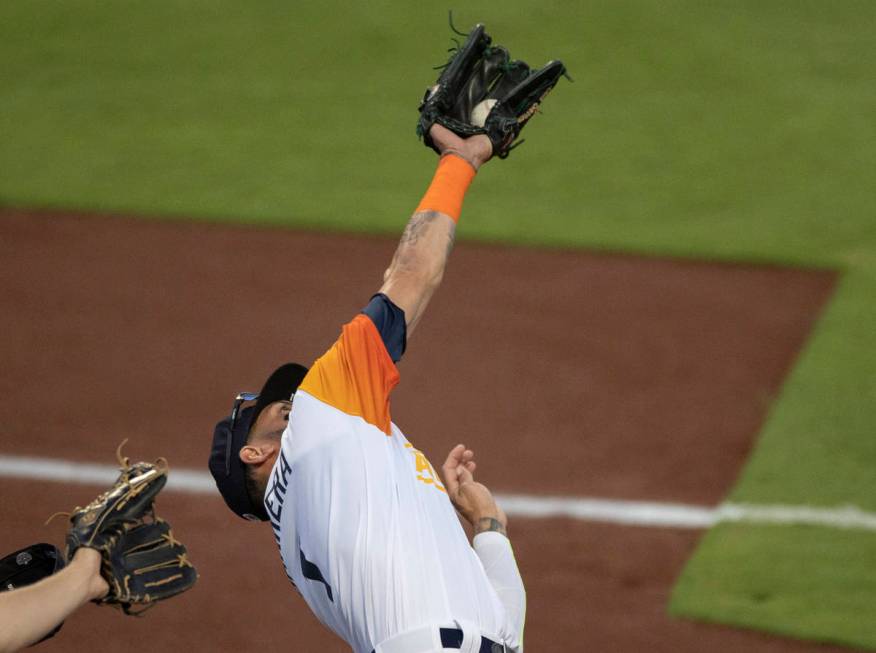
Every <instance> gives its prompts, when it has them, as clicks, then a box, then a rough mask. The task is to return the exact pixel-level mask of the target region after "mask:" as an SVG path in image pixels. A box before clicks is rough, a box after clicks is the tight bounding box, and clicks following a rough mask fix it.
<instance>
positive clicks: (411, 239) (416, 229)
mask: <svg viewBox="0 0 876 653" xmlns="http://www.w3.org/2000/svg"><path fill="white" fill-rule="evenodd" d="M436 215H438V214H437V213H435V212H434V211H429V212H428V213H416V214H415V215H413V216H411V219H410V220H408V224H407V226H406V227H405V230H404V232H403V233H402V236H401V240H400V241H399V243H398V245H399V249H400V248H401V246H402V245H416V243H417V241H418V240H419V239H420V236H422V235H423V234H424V233H425V232H426V231H427V230H428V229H429V226H430V224H431V222H432V219H433V218H434V217H435V216H436Z"/></svg>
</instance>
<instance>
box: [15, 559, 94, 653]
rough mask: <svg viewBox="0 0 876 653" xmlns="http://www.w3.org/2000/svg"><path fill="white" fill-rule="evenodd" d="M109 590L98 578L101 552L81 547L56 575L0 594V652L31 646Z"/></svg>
mask: <svg viewBox="0 0 876 653" xmlns="http://www.w3.org/2000/svg"><path fill="white" fill-rule="evenodd" d="M108 589H109V586H108V585H107V584H106V581H105V580H104V579H103V578H101V576H100V552H99V551H95V550H93V549H85V548H83V549H79V550H78V551H77V552H76V555H75V556H74V557H73V560H72V561H71V562H70V564H68V565H67V566H66V567H64V568H63V569H62V570H61V571H59V572H58V573H57V574H53V575H51V576H49V577H47V578H44V579H43V580H41V581H39V582H38V583H34V584H33V585H28V586H27V587H22V588H20V589H15V590H11V591H9V592H2V593H0V653H8V652H10V651H18V650H19V649H22V648H24V647H25V646H28V645H30V644H33V643H34V642H36V641H37V640H39V639H40V638H41V637H43V636H44V635H46V634H47V633H48V632H49V631H51V630H52V629H53V628H54V627H55V626H57V625H58V624H59V623H61V622H62V621H64V620H65V619H66V618H67V617H68V616H70V615H71V614H72V613H73V612H74V611H75V610H76V609H78V608H80V607H81V606H83V605H85V604H86V603H88V602H89V601H91V600H93V599H98V598H100V597H102V596H103V595H104V594H106V593H107V590H108Z"/></svg>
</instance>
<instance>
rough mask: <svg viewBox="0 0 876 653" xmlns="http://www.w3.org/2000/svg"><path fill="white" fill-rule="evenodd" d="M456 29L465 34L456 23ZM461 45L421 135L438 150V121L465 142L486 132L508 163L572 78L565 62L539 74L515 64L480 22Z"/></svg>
mask: <svg viewBox="0 0 876 653" xmlns="http://www.w3.org/2000/svg"><path fill="white" fill-rule="evenodd" d="M451 28H452V29H453V30H454V31H456V32H457V33H458V34H460V35H461V36H465V34H462V33H461V32H458V31H457V30H456V28H454V27H453V23H452V21H451ZM457 46H458V47H456V48H454V49H452V50H451V51H452V52H453V55H452V56H451V58H450V60H449V61H448V62H447V63H446V64H445V65H444V66H441V68H442V71H441V74H440V75H439V77H438V81H437V82H436V83H435V85H434V86H432V87H431V88H429V89H427V90H426V94H425V96H424V97H423V101H422V102H421V103H420V120H419V122H418V123H417V134H418V135H419V136H420V137H421V138H422V139H423V142H424V143H425V144H426V145H427V146H429V147H431V148H432V149H434V150H435V151H436V152H438V148H437V147H435V145H434V144H433V143H432V140H431V139H430V138H429V130H430V129H431V127H432V125H433V124H435V123H436V122H437V123H438V124H440V125H444V126H445V127H447V129H449V130H450V131H452V132H454V133H455V134H457V135H458V136H461V137H463V138H468V137H469V136H474V135H475V134H486V135H487V136H488V137H489V139H490V141H491V142H492V143H493V154H494V155H495V156H498V157H499V158H502V159H504V158H505V157H507V156H508V153H509V152H510V151H511V150H512V149H513V148H514V147H516V145H519V144H520V143H522V142H523V141H520V142H518V143H517V144H516V145H515V144H514V141H515V140H516V139H517V136H518V135H519V134H520V130H521V129H523V127H524V126H525V125H526V123H527V122H529V119H530V118H532V116H533V115H535V113H536V112H537V111H538V108H539V105H540V103H541V101H542V100H543V99H544V98H545V96H546V95H547V94H548V93H550V92H551V90H552V89H553V88H554V86H556V84H557V82H558V81H559V80H560V77H561V76H565V77H567V78H568V77H569V75H568V74H567V73H566V67H565V66H564V65H563V63H562V62H561V61H550V62H548V63H547V64H546V65H545V66H544V67H543V68H540V69H538V70H533V69H531V68H530V67H529V65H528V64H526V62H524V61H520V60H512V59H511V55H510V53H509V52H508V50H507V49H506V48H504V47H503V46H501V45H493V44H492V39H491V38H490V36H489V35H488V34H487V33H486V32H485V31H484V26H483V25H480V24H479V25H476V26H475V27H474V29H473V30H472V31H471V33H469V34H468V36H467V38H466V40H465V42H464V43H461V44H457ZM439 154H440V152H439Z"/></svg>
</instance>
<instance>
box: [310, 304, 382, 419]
mask: <svg viewBox="0 0 876 653" xmlns="http://www.w3.org/2000/svg"><path fill="white" fill-rule="evenodd" d="M398 380H399V374H398V369H397V368H396V366H395V363H393V362H392V359H391V358H390V356H389V354H388V353H387V351H386V347H385V345H384V344H383V340H382V339H381V337H380V333H379V332H378V331H377V327H375V326H374V323H373V322H372V321H371V319H370V318H369V317H368V316H366V315H362V314H360V315H357V316H356V317H355V318H353V320H352V321H350V322H348V323H347V324H345V325H344V327H343V330H342V332H341V336H340V338H338V340H337V341H336V342H335V344H334V345H333V346H332V348H331V349H329V350H328V351H327V352H326V353H325V354H323V355H322V356H321V357H320V358H319V359H317V361H316V362H315V363H314V364H313V366H312V367H311V368H310V372H308V374H307V376H306V377H305V378H304V381H302V382H301V387H300V389H301V390H304V391H305V392H307V393H308V394H309V395H311V396H313V397H316V398H317V399H319V400H320V401H321V402H323V403H325V404H328V405H329V406H333V407H334V408H337V409H338V410H340V411H342V412H344V413H347V414H348V415H356V416H358V417H361V418H362V419H364V420H365V421H366V422H368V423H369V424H372V425H373V426H376V427H377V428H378V429H380V430H381V431H383V432H384V433H386V434H387V435H389V434H390V420H391V418H390V414H389V394H390V392H392V389H393V388H394V387H395V386H396V384H398Z"/></svg>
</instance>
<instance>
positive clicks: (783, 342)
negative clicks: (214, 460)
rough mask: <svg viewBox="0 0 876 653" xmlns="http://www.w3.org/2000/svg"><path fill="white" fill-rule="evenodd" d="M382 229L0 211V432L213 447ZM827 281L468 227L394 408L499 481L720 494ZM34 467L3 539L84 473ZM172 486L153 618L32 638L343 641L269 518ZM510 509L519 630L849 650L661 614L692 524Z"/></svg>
mask: <svg viewBox="0 0 876 653" xmlns="http://www.w3.org/2000/svg"><path fill="white" fill-rule="evenodd" d="M400 228H401V225H400ZM394 246H395V241H394V240H393V239H383V238H365V237H341V236H327V235H317V234H311V233H300V232H291V231H283V230H271V229H253V228H238V227H229V226H218V225H206V224H194V223H173V222H153V221H138V220H134V219H126V218H111V217H95V216H80V215H55V214H51V213H39V214H36V213H26V212H16V211H6V212H5V213H3V214H0V330H2V333H3V339H2V342H0V369H2V375H0V392H2V395H3V397H4V404H5V405H6V407H7V410H8V411H9V412H10V414H11V415H12V417H11V418H10V419H7V420H5V421H4V426H3V430H2V440H0V454H2V453H15V454H30V455H41V456H52V457H63V458H72V459H76V460H83V461H92V462H98V461H104V462H112V448H113V446H114V445H115V444H116V443H117V442H118V441H119V440H121V439H122V438H123V437H129V438H131V445H130V447H129V451H128V453H129V455H131V456H133V457H154V456H155V455H158V454H163V455H166V456H167V457H168V458H169V459H170V460H171V462H172V463H173V464H174V465H175V466H179V467H199V468H200V467H203V466H204V463H205V460H206V454H207V448H208V445H209V437H210V433H211V429H212V424H213V423H214V422H215V420H216V419H218V418H219V417H220V416H221V415H222V414H223V413H224V412H225V411H227V410H228V408H229V407H230V401H231V399H232V397H233V395H234V393H235V392H237V391H238V390H241V389H257V387H258V386H259V384H260V381H261V380H262V378H263V377H264V375H265V374H266V373H267V372H268V371H270V369H271V368H272V367H273V366H275V365H276V364H277V363H279V362H281V361H282V360H286V359H298V360H301V361H302V362H310V361H311V360H312V359H313V358H314V357H316V356H318V355H319V354H320V353H321V352H322V351H323V350H324V349H325V347H326V346H328V345H329V344H330V343H331V342H332V341H333V339H334V338H335V335H336V333H337V330H338V327H339V325H340V324H341V323H343V322H344V321H346V320H347V319H349V317H351V316H352V315H353V314H354V313H355V311H356V310H358V308H359V307H361V306H362V305H363V304H364V303H365V302H366V301H367V299H368V297H369V296H370V294H371V293H372V292H374V291H375V290H376V288H377V287H378V286H379V283H380V278H381V274H382V272H383V267H384V266H385V264H386V263H387V262H388V261H389V258H390V256H391V254H392V251H393V249H394ZM833 283H834V277H833V275H832V274H831V273H828V272H815V271H803V270H789V269H782V268H777V267H766V266H744V265H718V264H714V263H700V262H682V261H665V260H656V259H647V258H638V257H630V256H618V255H607V254H601V255H596V254H587V253H581V252H545V251H533V250H527V249H515V248H500V247H490V246H483V245H473V244H467V243H463V244H460V245H459V246H458V247H457V251H456V252H455V253H454V255H453V259H452V261H451V267H450V270H449V271H448V274H447V276H446V278H445V283H444V285H443V287H442V289H441V291H440V292H439V294H438V296H437V297H436V298H435V300H434V301H433V305H432V306H431V307H430V309H429V311H428V313H427V316H426V318H425V320H424V321H423V324H422V325H421V326H420V327H419V329H418V331H417V333H416V334H415V336H414V337H413V338H412V340H411V342H410V349H409V352H408V354H407V355H406V358H405V360H404V361H403V363H402V365H401V372H402V383H401V385H400V387H399V389H398V391H397V393H396V395H395V397H394V404H393V407H394V418H395V420H396V421H397V422H398V423H399V424H400V425H401V427H402V428H403V429H404V430H405V432H406V433H407V434H408V435H409V437H410V438H411V439H412V441H414V442H415V443H416V444H417V445H418V446H419V447H420V448H422V449H424V450H425V451H426V452H427V453H429V455H430V457H431V458H433V459H440V458H441V457H442V456H443V454H444V453H445V451H446V450H447V449H448V448H449V447H450V446H451V445H452V444H454V443H456V442H457V441H460V440H463V441H466V442H467V443H468V444H469V445H471V446H473V447H474V448H476V450H477V452H478V457H479V459H480V461H481V465H480V467H481V474H482V478H483V480H484V481H485V482H486V483H487V484H489V485H491V486H492V487H494V488H495V489H497V490H503V491H514V492H529V493H539V494H571V495H594V496H605V497H613V498H629V499H651V500H677V501H685V502H691V503H697V504H714V503H716V502H718V501H720V500H721V498H722V497H723V496H724V494H725V493H726V492H727V490H728V489H729V488H730V487H731V485H732V483H733V481H734V479H735V477H736V475H737V473H738V471H739V468H740V466H741V464H742V463H743V462H744V460H745V458H746V456H747V454H748V451H749V449H750V446H751V444H752V438H753V437H754V435H755V434H756V433H757V430H758V428H759V425H760V423H761V422H762V420H763V417H764V415H765V412H766V410H767V408H768V406H769V403H770V401H771V399H772V398H773V397H774V396H775V394H776V392H777V390H778V388H779V385H780V383H781V380H782V378H783V377H784V375H785V373H786V372H787V370H788V369H789V367H790V366H791V364H792V363H793V360H794V356H795V353H796V352H797V351H798V349H799V347H800V346H801V344H802V343H803V342H804V340H805V338H806V336H807V334H808V331H809V329H810V327H811V325H812V322H813V320H814V319H815V317H816V316H817V314H818V312H819V310H820V308H821V307H822V305H823V304H824V302H825V301H826V299H827V298H828V297H829V295H830V292H831V290H832V288H833ZM37 487H38V486H37V485H36V484H35V483H34V482H25V481H13V480H8V479H6V480H2V481H0V493H2V494H0V496H2V497H3V498H2V501H0V522H2V523H4V524H7V525H11V526H8V527H7V528H6V535H5V536H4V538H3V541H2V542H0V549H2V551H6V550H10V551H11V550H13V549H15V548H17V547H19V546H23V545H24V544H26V543H28V542H29V541H33V540H36V539H52V540H55V541H57V540H59V539H60V533H59V532H58V527H55V528H53V529H44V528H43V527H42V526H41V525H40V524H41V522H42V520H43V518H44V517H45V516H46V515H47V514H48V513H51V512H53V511H54V510H57V509H63V508H65V507H67V506H69V504H70V503H71V501H72V502H74V503H75V502H77V501H78V502H82V501H84V500H85V499H86V498H87V497H88V495H89V494H91V493H92V492H93V490H92V489H91V488H82V487H74V488H63V487H62V486H59V485H52V484H44V485H42V486H41V487H40V488H39V491H38V492H35V488H37ZM161 503H162V511H163V512H165V513H166V515H167V516H168V518H169V519H171V521H172V522H173V523H174V524H175V526H176V529H177V530H178V531H179V534H180V536H181V537H182V538H183V539H184V540H185V541H187V542H188V543H189V544H190V548H191V551H192V557H193V558H194V559H195V561H196V562H197V563H198V565H199V569H200V571H201V574H202V577H201V581H200V583H199V585H198V587H197V588H196V589H195V590H193V591H192V592H191V593H190V594H189V595H186V596H183V597H180V598H179V599H178V600H176V601H174V602H172V603H169V604H167V605H164V606H160V607H158V608H157V609H156V610H154V611H153V612H152V613H151V614H150V615H149V616H148V617H146V618H144V619H141V620H124V621H122V617H120V616H119V615H116V614H115V613H108V612H107V611H105V610H98V609H94V608H90V607H89V608H88V609H86V610H83V611H82V612H81V613H80V614H78V615H76V616H75V617H74V618H72V619H71V620H70V621H69V623H68V624H67V625H65V627H64V631H62V633H61V635H60V636H59V637H57V638H55V640H53V641H52V642H51V643H49V644H48V645H46V646H45V650H59V651H61V650H93V651H110V650H115V649H116V648H117V647H118V645H119V642H121V641H125V642H133V644H132V645H131V648H130V650H132V651H137V650H144V651H145V650H155V648H156V646H161V647H163V648H165V649H166V650H180V649H182V648H183V647H185V648H187V649H189V650H190V651H191V652H192V653H197V652H198V651H201V650H211V651H213V650H229V651H230V650H259V651H274V650H277V651H280V650H303V651H317V650H319V651H336V650H337V651H342V650H346V649H345V647H343V646H341V645H339V644H337V643H335V642H334V640H333V639H332V637H331V636H330V635H328V634H327V633H325V632H324V631H323V630H322V629H321V627H320V626H319V625H318V624H317V623H316V622H315V620H314V618H313V617H312V616H311V615H310V614H309V612H308V611H307V610H306V608H305V607H304V606H303V604H302V603H301V602H300V600H299V599H298V598H297V596H296V595H295V594H294V592H293V590H291V588H289V587H288V584H287V582H286V581H285V579H284V576H283V574H282V571H281V568H280V563H279V558H278V556H277V554H276V551H275V547H274V545H273V542H272V540H271V538H270V536H269V534H268V531H267V529H264V528H259V527H257V526H249V525H246V524H243V523H240V522H239V520H237V519H236V518H234V517H233V516H232V515H230V513H227V511H226V510H224V509H223V508H222V507H221V503H220V501H219V500H218V499H217V498H212V497H210V498H205V497H194V496H184V495H179V494H169V493H168V494H167V496H166V497H164V498H163V499H162V502H161ZM226 513H227V514H226ZM513 532H514V542H515V549H516V551H517V556H518V561H519V562H520V564H521V568H522V570H523V574H524V576H525V580H526V583H527V589H528V598H529V610H528V621H527V645H528V650H530V651H568V650H597V651H608V650H611V651H641V650H649V651H663V650H666V651H670V650H671V651H682V652H683V651H701V650H714V651H736V650H746V651H815V650H818V651H832V650H841V649H834V648H830V647H817V646H815V645H812V644H806V643H800V642H793V641H790V640H785V639H780V638H772V637H766V636H763V635H759V634H754V633H749V632H745V631H739V630H734V629H729V628H723V627H716V626H706V625H702V624H694V623H689V622H683V621H678V620H674V619H671V618H669V617H668V616H667V615H666V613H665V606H666V601H667V597H668V593H669V590H670V588H671V586H672V584H673V582H674V579H675V578H676V576H677V574H678V573H679V571H680V570H681V568H682V566H683V564H684V561H685V560H686V559H687V557H688V556H689V555H690V553H691V551H692V549H693V547H694V545H695V542H696V538H697V536H698V533H696V532H692V531H676V530H661V529H644V528H626V527H618V526H607V525H601V524H592V523H583V522H573V521H564V520H550V521H542V520H523V519H518V520H515V521H514V523H513ZM261 626H264V628H262V627H261ZM156 632H157V633H158V635H157V637H158V641H154V640H149V639H147V633H148V634H150V635H149V637H151V636H152V635H151V634H154V633H156Z"/></svg>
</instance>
